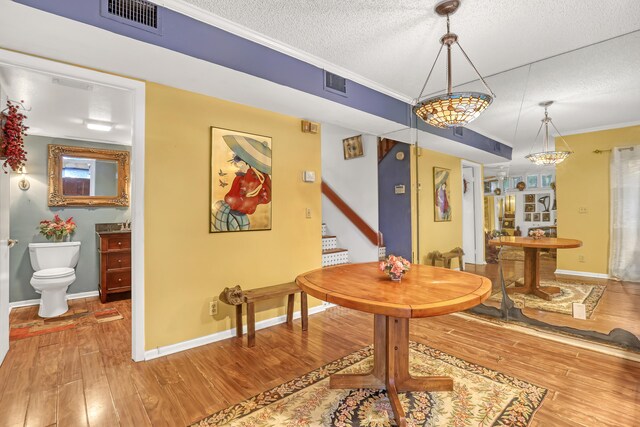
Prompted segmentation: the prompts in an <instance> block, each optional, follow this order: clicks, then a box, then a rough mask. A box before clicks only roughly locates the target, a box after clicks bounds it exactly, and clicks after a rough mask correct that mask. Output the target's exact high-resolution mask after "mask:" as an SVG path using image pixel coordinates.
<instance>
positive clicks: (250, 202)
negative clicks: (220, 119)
mask: <svg viewBox="0 0 640 427" xmlns="http://www.w3.org/2000/svg"><path fill="white" fill-rule="evenodd" d="M211 133H212V135H211V144H212V147H211V167H212V172H211V223H210V229H209V231H210V232H212V233H217V232H224V231H248V230H269V229H271V138H269V137H265V136H260V135H253V134H248V133H243V132H236V131H231V130H227V129H219V128H212V132H211Z"/></svg>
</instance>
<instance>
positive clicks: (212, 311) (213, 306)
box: [209, 300, 218, 316]
mask: <svg viewBox="0 0 640 427" xmlns="http://www.w3.org/2000/svg"><path fill="white" fill-rule="evenodd" d="M216 314H218V300H213V301H210V302H209V316H215V315H216Z"/></svg>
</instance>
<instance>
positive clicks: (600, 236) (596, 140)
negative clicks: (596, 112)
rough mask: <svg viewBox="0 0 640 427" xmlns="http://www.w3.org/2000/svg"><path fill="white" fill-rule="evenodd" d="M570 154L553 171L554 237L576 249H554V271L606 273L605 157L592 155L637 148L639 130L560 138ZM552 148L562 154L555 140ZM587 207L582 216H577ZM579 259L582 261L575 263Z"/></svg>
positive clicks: (607, 164)
mask: <svg viewBox="0 0 640 427" xmlns="http://www.w3.org/2000/svg"><path fill="white" fill-rule="evenodd" d="M565 139H566V141H567V143H568V144H569V146H570V147H571V149H572V151H573V152H574V153H573V155H571V156H570V157H569V158H568V159H567V160H565V161H564V162H563V163H561V164H560V165H558V167H557V168H556V184H557V190H556V191H557V197H558V214H557V216H558V236H559V237H567V238H576V239H580V240H582V242H583V246H582V247H581V248H578V249H561V250H558V269H560V270H572V271H586V272H591V273H604V274H607V273H608V263H609V209H610V207H609V161H610V158H611V153H610V152H605V153H601V154H594V153H593V151H594V150H596V149H599V150H608V149H611V148H613V147H620V146H626V145H635V144H640V126H632V127H626V128H620V129H611V130H605V131H599V132H590V133H584V134H579V135H571V136H567V137H565ZM556 147H557V148H558V149H565V146H564V144H563V143H562V141H561V140H560V139H559V138H557V139H556ZM580 208H586V210H587V212H586V213H579V209H580ZM579 256H582V257H584V261H579V259H578V258H579Z"/></svg>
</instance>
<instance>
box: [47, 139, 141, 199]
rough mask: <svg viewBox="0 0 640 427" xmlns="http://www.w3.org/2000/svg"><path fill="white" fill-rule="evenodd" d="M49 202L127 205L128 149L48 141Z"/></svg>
mask: <svg viewBox="0 0 640 427" xmlns="http://www.w3.org/2000/svg"><path fill="white" fill-rule="evenodd" d="M49 206H129V152H128V151H119V150H104V149H97V148H88V147H75V146H69V145H54V144H50V145H49Z"/></svg>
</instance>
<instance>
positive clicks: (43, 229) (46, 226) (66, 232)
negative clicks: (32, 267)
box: [38, 214, 76, 242]
mask: <svg viewBox="0 0 640 427" xmlns="http://www.w3.org/2000/svg"><path fill="white" fill-rule="evenodd" d="M38 228H39V229H40V234H42V235H43V236H44V237H46V238H47V240H53V241H54V242H64V241H68V240H69V239H70V237H71V235H72V234H73V233H74V232H75V231H76V223H75V222H73V217H69V218H68V219H66V220H64V219H62V218H60V216H58V214H56V215H54V217H53V220H48V219H45V220H42V221H40V225H39V226H38Z"/></svg>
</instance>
